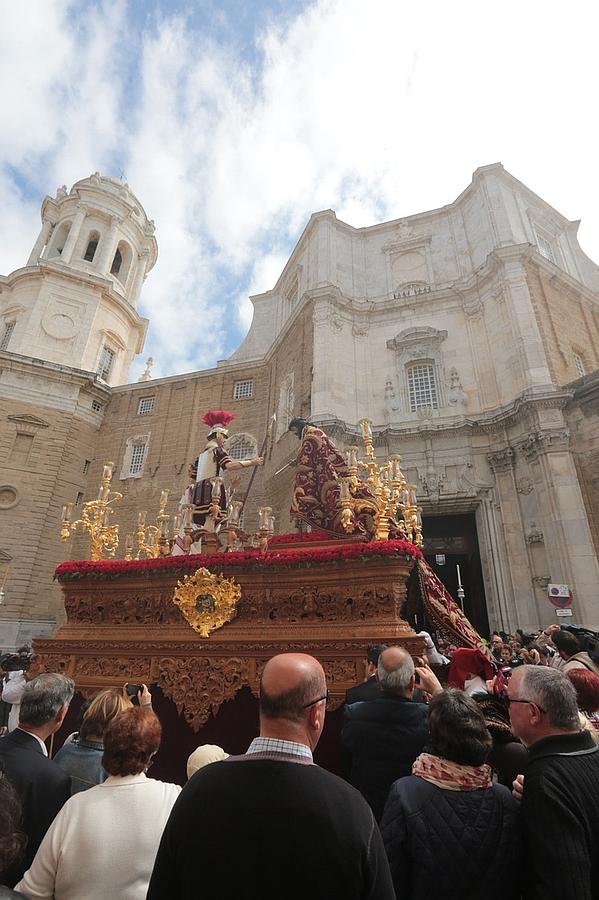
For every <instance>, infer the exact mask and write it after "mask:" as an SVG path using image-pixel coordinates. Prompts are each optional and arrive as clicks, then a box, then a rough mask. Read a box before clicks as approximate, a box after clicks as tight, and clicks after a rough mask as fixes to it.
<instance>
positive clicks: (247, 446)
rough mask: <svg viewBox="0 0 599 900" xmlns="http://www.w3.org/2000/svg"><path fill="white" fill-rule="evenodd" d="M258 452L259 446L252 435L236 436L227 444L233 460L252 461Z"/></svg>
mask: <svg viewBox="0 0 599 900" xmlns="http://www.w3.org/2000/svg"><path fill="white" fill-rule="evenodd" d="M257 452H258V444H257V442H256V440H255V438H253V437H252V435H251V434H236V435H235V436H234V437H232V438H231V440H230V441H229V443H228V444H227V453H228V454H229V456H230V457H231V459H251V458H252V456H256V454H257Z"/></svg>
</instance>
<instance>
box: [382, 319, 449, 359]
mask: <svg viewBox="0 0 599 900" xmlns="http://www.w3.org/2000/svg"><path fill="white" fill-rule="evenodd" d="M446 337H447V332H446V331H440V330H439V329H438V328H433V327H432V326H431V325H420V326H415V327H414V328H404V330H403V331H400V332H399V334H396V335H395V337H394V338H392V339H391V340H389V341H387V347H388V349H389V350H395V351H397V352H399V353H411V352H413V351H417V352H418V356H423V355H425V354H426V353H432V352H434V351H437V350H438V349H439V347H440V346H441V344H442V343H443V341H444V340H445V338H446Z"/></svg>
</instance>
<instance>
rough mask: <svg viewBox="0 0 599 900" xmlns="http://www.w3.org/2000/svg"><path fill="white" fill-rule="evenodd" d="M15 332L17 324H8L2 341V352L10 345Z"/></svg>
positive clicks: (0, 342) (0, 347) (0, 346)
mask: <svg viewBox="0 0 599 900" xmlns="http://www.w3.org/2000/svg"><path fill="white" fill-rule="evenodd" d="M14 330H15V322H7V323H6V325H5V326H4V333H3V335H2V338H1V339H0V350H6V348H7V347H8V345H9V343H10V339H11V337H12V333H13V331H14Z"/></svg>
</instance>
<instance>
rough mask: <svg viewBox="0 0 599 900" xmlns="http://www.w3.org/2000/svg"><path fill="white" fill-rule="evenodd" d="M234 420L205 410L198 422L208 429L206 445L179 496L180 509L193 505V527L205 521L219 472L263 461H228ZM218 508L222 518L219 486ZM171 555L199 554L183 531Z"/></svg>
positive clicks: (223, 510) (224, 507)
mask: <svg viewBox="0 0 599 900" xmlns="http://www.w3.org/2000/svg"><path fill="white" fill-rule="evenodd" d="M234 418H235V415H234V414H233V413H231V412H227V410H226V409H209V410H208V411H207V412H206V413H205V414H204V415H203V416H202V422H204V424H205V425H207V426H208V428H209V431H208V434H207V436H206V446H205V447H204V449H203V450H202V452H201V453H200V455H199V456H198V457H197V459H196V460H195V462H193V463H190V466H189V469H188V474H189V476H190V479H191V483H190V485H189V486H188V487H187V488H186V490H185V491H184V493H183V496H182V497H181V506H183V505H184V504H189V503H191V504H193V506H194V513H193V524H194V527H195V528H198V529H199V528H202V526H203V525H204V524H205V522H206V518H207V516H208V513H209V510H210V507H211V505H212V504H213V502H214V501H213V490H214V482H213V479H215V478H220V477H221V476H222V473H223V472H229V471H235V470H236V469H245V468H248V467H250V466H261V465H262V462H263V458H262V457H261V456H254V457H252V458H251V459H232V458H231V457H230V456H229V454H228V453H227V451H226V450H225V447H224V445H225V442H226V440H227V438H228V437H229V429H228V427H227V426H228V425H229V423H230V422H232V420H233V419H234ZM219 507H220V510H221V513H222V518H223V519H224V518H225V517H226V515H227V492H226V489H225V485H224V484H222V483H221V485H220V498H219ZM172 552H173V555H174V556H177V555H179V554H181V553H190V552H191V553H194V552H199V547H197V546H196V545H194V544H193V543H192V545H191V547H189V540H188V539H187V541H186V540H185V532H184V530H183V528H182V529H181V531H180V533H179V536H178V537H177V539H176V540H175V543H174V546H173V551H172Z"/></svg>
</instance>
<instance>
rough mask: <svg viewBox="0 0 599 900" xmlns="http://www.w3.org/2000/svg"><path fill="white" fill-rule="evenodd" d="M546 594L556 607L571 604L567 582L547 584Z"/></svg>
mask: <svg viewBox="0 0 599 900" xmlns="http://www.w3.org/2000/svg"><path fill="white" fill-rule="evenodd" d="M547 596H548V597H549V600H550V601H551V603H553V605H554V606H557V608H558V609H563V608H565V607H566V606H572V591H571V590H570V585H569V584H548V585H547Z"/></svg>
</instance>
